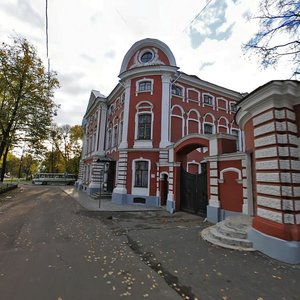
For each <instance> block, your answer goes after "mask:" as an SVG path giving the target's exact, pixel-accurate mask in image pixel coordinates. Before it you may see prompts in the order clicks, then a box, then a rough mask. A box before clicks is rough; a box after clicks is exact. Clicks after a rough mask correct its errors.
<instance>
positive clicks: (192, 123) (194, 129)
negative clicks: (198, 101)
mask: <svg viewBox="0 0 300 300" xmlns="http://www.w3.org/2000/svg"><path fill="white" fill-rule="evenodd" d="M199 117H200V116H199V112H198V111H196V110H194V109H191V110H190V111H189V112H188V118H187V133H188V134H190V133H199V132H200V121H199Z"/></svg>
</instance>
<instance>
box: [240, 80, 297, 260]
mask: <svg viewBox="0 0 300 300" xmlns="http://www.w3.org/2000/svg"><path fill="white" fill-rule="evenodd" d="M299 103H300V82H295V81H273V82H270V83H268V84H266V85H264V86H263V87H260V88H259V89H257V90H255V91H254V92H252V93H251V94H250V95H248V96H247V97H246V98H244V99H243V100H242V101H241V103H240V104H239V106H240V107H241V108H240V110H239V111H238V113H237V121H238V122H239V124H240V125H241V126H244V125H245V124H248V125H249V123H251V126H246V127H247V128H248V129H246V130H245V139H246V144H247V137H248V136H249V137H252V139H253V143H252V146H251V145H249V147H250V148H251V147H252V149H249V148H248V149H247V147H246V151H247V150H248V151H251V153H253V155H252V159H253V161H252V167H253V168H254V169H255V171H254V172H252V176H253V178H252V182H253V191H254V193H253V196H254V204H255V208H256V209H255V211H256V216H255V217H254V219H253V224H252V229H251V231H250V232H249V239H250V240H252V241H253V243H254V248H256V249H257V250H260V251H262V252H264V253H266V254H267V255H269V256H271V257H273V258H276V259H279V260H282V261H285V262H288V263H299V262H300V147H299V135H300V134H299V132H298V129H297V123H299V121H300V120H299V118H297V116H296V114H295V109H294V107H295V106H296V105H297V104H299Z"/></svg>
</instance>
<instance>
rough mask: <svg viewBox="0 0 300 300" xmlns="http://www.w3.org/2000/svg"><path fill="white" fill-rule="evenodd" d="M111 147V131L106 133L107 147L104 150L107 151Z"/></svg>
mask: <svg viewBox="0 0 300 300" xmlns="http://www.w3.org/2000/svg"><path fill="white" fill-rule="evenodd" d="M110 147H111V129H109V130H108V131H107V146H106V149H109V148H110Z"/></svg>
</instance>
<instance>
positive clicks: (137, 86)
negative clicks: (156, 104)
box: [135, 77, 154, 96]
mask: <svg viewBox="0 0 300 300" xmlns="http://www.w3.org/2000/svg"><path fill="white" fill-rule="evenodd" d="M144 81H150V82H151V89H150V90H146V91H140V90H139V86H140V83H142V82H144ZM153 85H154V79H152V78H146V77H144V78H143V79H140V80H137V81H136V84H135V95H136V96H137V95H138V94H139V93H150V94H151V95H153Z"/></svg>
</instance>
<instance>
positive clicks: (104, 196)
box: [91, 192, 111, 199]
mask: <svg viewBox="0 0 300 300" xmlns="http://www.w3.org/2000/svg"><path fill="white" fill-rule="evenodd" d="M99 196H100V194H99V193H92V194H91V197H92V198H94V199H99V198H100V197H99ZM101 199H111V193H107V192H103V193H101Z"/></svg>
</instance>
